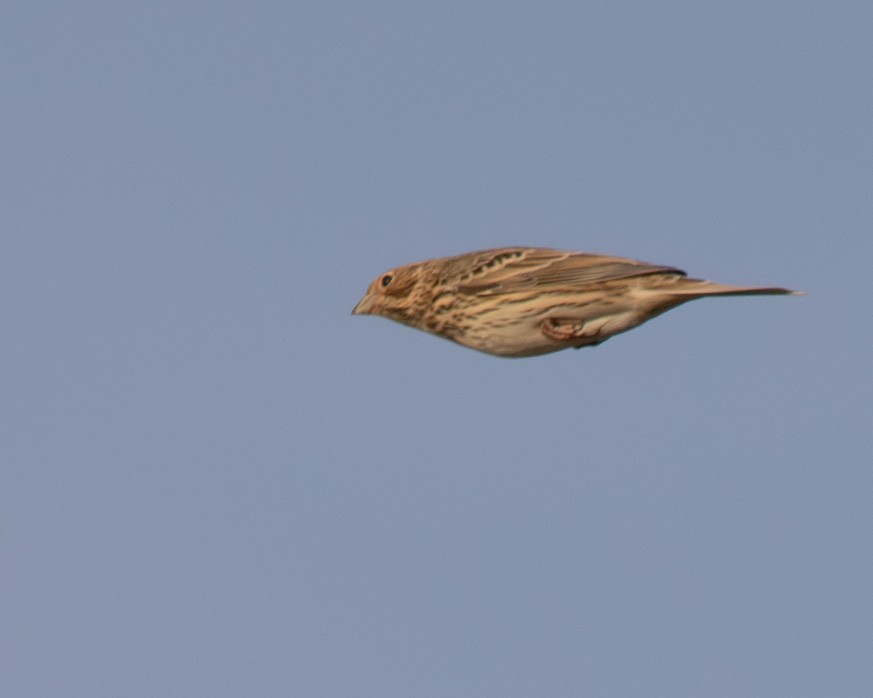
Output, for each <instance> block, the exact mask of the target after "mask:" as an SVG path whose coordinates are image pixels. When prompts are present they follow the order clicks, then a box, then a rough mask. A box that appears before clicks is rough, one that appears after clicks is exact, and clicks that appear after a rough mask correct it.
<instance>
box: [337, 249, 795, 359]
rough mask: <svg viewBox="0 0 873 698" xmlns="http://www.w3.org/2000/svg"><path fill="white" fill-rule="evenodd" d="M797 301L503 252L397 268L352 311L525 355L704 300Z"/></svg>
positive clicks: (559, 256) (622, 265) (600, 260)
mask: <svg viewBox="0 0 873 698" xmlns="http://www.w3.org/2000/svg"><path fill="white" fill-rule="evenodd" d="M794 293H797V292H795V291H790V290H788V289H784V288H771V287H747V286H724V285H722V284H716V283H712V282H711V281H702V280H699V279H689V278H688V277H687V276H686V275H685V272H684V271H681V270H679V269H675V268H673V267H668V266H660V265H653V264H646V263H645V262H637V261H634V260H632V259H623V258H621V257H609V256H605V255H597V254H588V253H584V252H562V251H560V250H551V249H546V248H538V247H504V248H499V249H494V250H483V251H481V252H470V253H468V254H462V255H458V256H455V257H443V258H440V259H431V260H427V261H424V262H418V263H416V264H408V265H406V266H402V267H396V268H394V269H392V270H391V271H388V272H386V273H384V274H382V275H381V276H380V277H379V278H378V279H376V280H375V281H374V282H373V283H372V284H370V287H369V288H368V289H367V293H366V294H365V295H364V297H363V298H362V299H361V301H360V302H359V303H358V304H357V306H355V309H354V310H353V311H352V312H353V313H354V314H356V315H381V316H383V317H387V318H390V319H392V320H396V321H397V322H402V323H403V324H405V325H409V326H410V327H415V328H417V329H420V330H424V331H425V332H431V333H433V334H436V335H439V336H440V337H445V338H446V339H451V340H453V341H455V342H458V343H459V344H463V345H464V346H467V347H470V348H472V349H477V350H479V351H483V352H486V353H488V354H495V355H497V356H509V357H521V356H535V355H537V354H547V353H549V352H553V351H559V350H561V349H568V348H570V347H574V348H576V349H579V348H581V347H585V346H594V345H596V344H600V343H601V342H603V341H605V340H607V339H609V338H610V337H611V336H613V335H615V334H618V333H620V332H626V331H627V330H630V329H633V328H634V327H636V326H637V325H641V324H642V323H644V322H646V321H647V320H651V319H652V318H653V317H655V316H657V315H660V314H661V313H663V312H666V311H667V310H670V309H671V308H675V307H676V306H677V305H681V304H682V303H685V302H687V301H690V300H694V299H695V298H701V297H703V296H713V295H717V296H738V295H756V294H794Z"/></svg>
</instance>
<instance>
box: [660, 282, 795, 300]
mask: <svg viewBox="0 0 873 698" xmlns="http://www.w3.org/2000/svg"><path fill="white" fill-rule="evenodd" d="M669 293H670V295H675V296H678V297H681V298H682V299H683V300H691V299H692V298H702V297H704V296H802V295H804V293H803V291H792V290H791V289H788V288H778V287H776V286H728V285H726V284H716V283H713V282H712V281H701V280H698V279H683V283H682V284H681V285H679V286H677V287H675V288H671V289H669Z"/></svg>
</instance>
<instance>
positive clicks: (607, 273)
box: [457, 247, 685, 295]
mask: <svg viewBox="0 0 873 698" xmlns="http://www.w3.org/2000/svg"><path fill="white" fill-rule="evenodd" d="M475 261H476V263H475V265H474V266H473V268H472V269H471V270H469V271H468V272H467V273H466V274H464V275H463V277H462V278H461V279H460V280H459V283H458V286H457V288H458V292H460V293H466V294H471V295H472V294H482V293H489V294H497V293H511V292H513V291H522V290H530V289H535V288H537V289H543V290H546V289H558V288H561V287H567V286H572V287H578V286H579V285H584V284H592V283H599V282H603V281H613V280H615V279H627V278H630V277H634V276H644V275H648V274H662V273H668V274H681V275H683V276H684V275H685V272H684V271H682V270H680V269H676V268H674V267H666V266H659V265H654V264H647V263H646V262H638V261H636V260H633V259H625V258H623V257H609V256H606V255H598V254H589V253H584V252H562V251H561V250H551V249H547V248H536V247H530V248H508V249H507V248H502V249H498V250H486V251H484V252H479V253H476V258H475Z"/></svg>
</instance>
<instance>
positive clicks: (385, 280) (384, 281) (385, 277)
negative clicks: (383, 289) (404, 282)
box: [382, 274, 394, 286]
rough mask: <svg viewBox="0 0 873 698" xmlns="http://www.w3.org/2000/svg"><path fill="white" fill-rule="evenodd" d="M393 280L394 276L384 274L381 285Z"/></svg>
mask: <svg viewBox="0 0 873 698" xmlns="http://www.w3.org/2000/svg"><path fill="white" fill-rule="evenodd" d="M393 280H394V277H393V276H391V274H385V276H383V277H382V285H383V286H387V285H388V284H390V283H391V282H392V281H393Z"/></svg>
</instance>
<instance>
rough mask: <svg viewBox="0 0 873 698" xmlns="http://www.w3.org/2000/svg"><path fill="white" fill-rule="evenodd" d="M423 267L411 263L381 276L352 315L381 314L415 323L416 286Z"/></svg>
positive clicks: (400, 320)
mask: <svg viewBox="0 0 873 698" xmlns="http://www.w3.org/2000/svg"><path fill="white" fill-rule="evenodd" d="M420 278H421V265H418V264H410V265H408V266H405V267H397V268H395V269H391V270H390V271H386V272H385V273H384V274H381V275H380V276H379V277H378V278H377V279H376V280H375V281H374V282H373V283H371V284H370V286H369V288H367V292H366V293H365V294H364V297H363V298H361V300H360V301H359V302H358V304H357V305H356V306H355V308H354V310H352V315H381V316H383V317H387V318H391V319H392V320H397V321H399V322H403V323H406V324H411V323H414V322H415V313H416V308H415V306H416V302H415V301H416V295H418V294H416V293H415V291H416V287H417V286H418V285H419V284H418V282H419V280H420Z"/></svg>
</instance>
